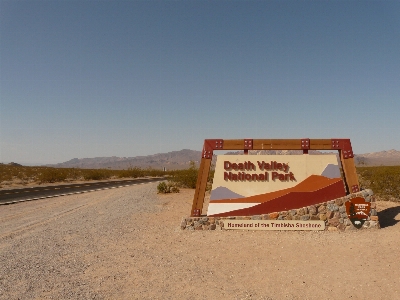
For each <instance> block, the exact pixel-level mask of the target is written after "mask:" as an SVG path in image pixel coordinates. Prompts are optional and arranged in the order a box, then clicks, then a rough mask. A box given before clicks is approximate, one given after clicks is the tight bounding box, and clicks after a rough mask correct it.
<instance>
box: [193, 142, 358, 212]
mask: <svg viewBox="0 0 400 300" xmlns="http://www.w3.org/2000/svg"><path fill="white" fill-rule="evenodd" d="M215 150H244V154H245V155H219V156H218V158H217V162H216V169H215V174H214V181H213V186H212V191H211V195H210V203H209V206H208V210H207V215H208V216H210V217H229V216H254V215H261V214H268V213H271V212H277V211H288V210H291V209H296V208H301V207H305V206H310V205H314V204H317V203H321V202H326V201H330V200H333V199H336V198H339V197H343V196H345V195H346V194H350V193H357V192H359V183H358V179H357V174H356V169H355V165H354V158H353V157H354V155H353V151H352V147H351V143H350V140H349V139H308V138H305V139H240V140H239V139H238V140H223V139H209V140H205V141H204V147H203V152H202V158H201V163H200V168H199V175H198V179H197V184H196V191H195V195H194V198H193V205H192V211H191V216H192V217H200V216H201V215H202V211H203V204H204V196H205V190H206V185H207V178H208V174H209V171H210V166H211V159H212V157H213V154H214V153H213V152H214V151H215ZM249 150H302V151H303V154H302V155H246V154H248V151H249ZM309 150H337V151H338V152H339V158H340V162H341V165H342V168H343V174H342V175H343V177H342V176H341V174H340V170H339V165H338V162H337V158H336V155H307V154H308V151H309Z"/></svg>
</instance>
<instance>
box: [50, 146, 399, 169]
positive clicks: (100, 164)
mask: <svg viewBox="0 0 400 300" xmlns="http://www.w3.org/2000/svg"><path fill="white" fill-rule="evenodd" d="M249 152H250V154H255V155H267V154H269V155H293V154H302V153H303V152H302V151H301V150H300V151H299V150H261V151H249ZM241 153H243V151H237V152H228V153H227V154H241ZM309 153H310V154H311V155H313V154H314V155H322V154H325V153H326V152H324V153H323V152H319V151H310V152H309ZM332 154H337V152H336V153H335V152H332ZM354 158H355V163H356V165H357V166H381V165H382V166H394V165H398V166H400V151H397V150H388V151H380V152H373V153H366V154H357V155H355V157H354ZM200 159H201V151H196V150H189V149H183V150H180V151H172V152H168V153H158V154H153V155H147V156H135V157H116V156H111V157H94V158H74V159H71V160H69V161H66V162H63V163H59V164H52V165H47V166H50V167H57V168H82V169H114V170H122V169H128V168H133V167H139V168H148V167H151V168H154V169H162V168H166V169H167V170H178V169H185V168H187V167H189V165H190V161H194V162H195V163H196V164H197V165H198V164H199V162H200Z"/></svg>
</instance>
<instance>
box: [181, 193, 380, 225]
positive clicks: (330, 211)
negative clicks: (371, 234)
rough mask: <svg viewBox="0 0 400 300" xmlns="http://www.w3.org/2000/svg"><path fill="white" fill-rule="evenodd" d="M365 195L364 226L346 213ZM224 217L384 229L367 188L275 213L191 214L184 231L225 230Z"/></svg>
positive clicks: (184, 222)
mask: <svg viewBox="0 0 400 300" xmlns="http://www.w3.org/2000/svg"><path fill="white" fill-rule="evenodd" d="M355 197H362V198H364V199H365V201H366V202H371V212H370V216H369V218H368V220H367V221H366V222H365V223H364V224H363V226H362V228H360V229H357V228H356V227H354V226H353V224H352V223H351V221H350V220H349V218H348V216H347V213H346V206H345V203H346V202H347V201H349V200H350V199H352V198H355ZM224 220H301V221H308V220H321V221H325V230H329V231H347V230H362V229H371V228H374V229H378V228H380V225H379V219H378V214H377V211H376V202H375V199H374V196H373V192H372V190H370V189H368V190H363V191H360V192H358V193H354V194H350V195H347V196H345V197H342V198H338V199H335V200H331V201H327V202H323V203H320V204H316V205H310V206H307V207H302V208H299V209H291V210H288V211H281V212H273V213H270V214H265V215H255V216H246V217H188V218H183V219H182V222H181V229H182V230H224Z"/></svg>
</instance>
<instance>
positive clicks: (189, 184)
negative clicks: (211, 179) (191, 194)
mask: <svg viewBox="0 0 400 300" xmlns="http://www.w3.org/2000/svg"><path fill="white" fill-rule="evenodd" d="M198 174H199V169H198V168H197V166H196V164H195V162H194V161H191V162H190V167H189V168H188V169H184V170H175V171H173V173H172V176H171V178H170V181H172V182H175V183H176V184H177V185H178V186H179V187H182V188H189V189H195V188H196V182H197V176H198Z"/></svg>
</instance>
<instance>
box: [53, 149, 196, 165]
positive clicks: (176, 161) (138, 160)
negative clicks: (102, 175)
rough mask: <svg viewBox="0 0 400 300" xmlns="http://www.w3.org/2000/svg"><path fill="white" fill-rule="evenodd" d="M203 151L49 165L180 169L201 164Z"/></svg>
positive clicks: (183, 151)
mask: <svg viewBox="0 0 400 300" xmlns="http://www.w3.org/2000/svg"><path fill="white" fill-rule="evenodd" d="M200 158H201V151H194V150H189V149H183V150H180V151H172V152H168V153H158V154H153V155H147V156H136V157H116V156H111V157H94V158H74V159H71V160H69V161H66V162H63V163H59V164H52V165H47V166H49V167H55V168H82V169H112V170H123V169H128V168H133V167H139V168H149V167H150V168H153V169H163V168H166V169H167V170H180V169H185V168H188V167H189V165H190V161H194V162H195V163H196V164H199V161H200Z"/></svg>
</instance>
